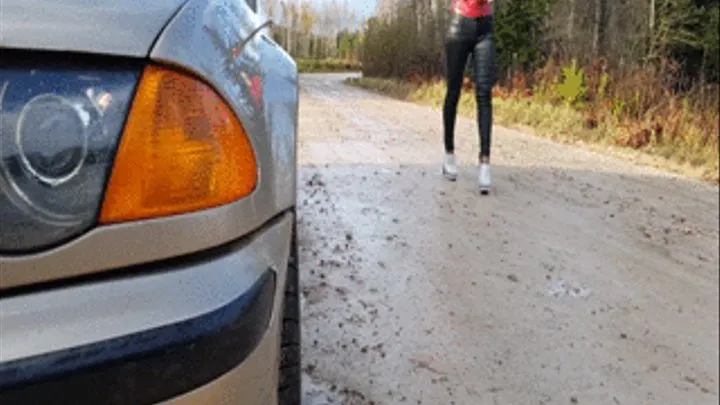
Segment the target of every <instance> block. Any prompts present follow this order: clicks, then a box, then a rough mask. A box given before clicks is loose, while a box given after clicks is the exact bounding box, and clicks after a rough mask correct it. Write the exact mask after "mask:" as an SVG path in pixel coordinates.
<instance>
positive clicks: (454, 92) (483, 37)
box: [443, 13, 496, 157]
mask: <svg viewBox="0 0 720 405" xmlns="http://www.w3.org/2000/svg"><path fill="white" fill-rule="evenodd" d="M445 53H446V63H447V94H446V96H445V105H444V108H443V125H444V127H445V151H446V152H454V151H455V121H456V117H457V105H458V101H459V99H460V92H461V91H462V83H463V72H464V70H465V65H466V63H467V59H468V56H470V55H472V62H473V64H472V66H473V71H474V76H475V97H476V99H477V108H478V111H477V121H478V132H479V134H480V156H481V157H490V137H491V131H492V119H493V111H492V88H493V86H494V85H495V80H496V68H495V29H494V21H493V17H492V16H487V17H481V18H467V17H463V16H461V15H459V14H455V13H453V17H452V20H451V22H450V28H449V29H448V32H447V38H446V41H445Z"/></svg>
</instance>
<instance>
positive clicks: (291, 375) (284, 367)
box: [278, 225, 302, 405]
mask: <svg viewBox="0 0 720 405" xmlns="http://www.w3.org/2000/svg"><path fill="white" fill-rule="evenodd" d="M296 235H297V226H296V225H293V233H292V241H291V245H290V257H289V259H288V268H287V278H286V280H285V300H284V303H283V320H282V322H283V324H282V336H281V343H280V381H279V387H278V398H279V403H280V405H300V401H301V397H302V384H301V378H302V375H301V371H300V367H301V363H300V357H301V356H300V286H299V279H300V276H299V274H298V252H297V237H296Z"/></svg>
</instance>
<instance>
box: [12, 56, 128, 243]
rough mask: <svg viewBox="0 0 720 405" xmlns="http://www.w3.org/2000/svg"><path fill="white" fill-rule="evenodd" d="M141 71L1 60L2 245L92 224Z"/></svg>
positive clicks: (48, 238) (41, 239)
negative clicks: (29, 64)
mask: <svg viewBox="0 0 720 405" xmlns="http://www.w3.org/2000/svg"><path fill="white" fill-rule="evenodd" d="M138 79H139V71H128V70H113V71H97V70H90V69H87V70H83V69H75V68H72V69H71V68H43V69H29V68H7V67H2V68H0V252H11V253H17V252H22V251H27V250H32V249H38V248H43V247H48V246H50V245H53V244H55V243H58V242H61V241H63V240H66V239H67V238H70V237H73V236H76V235H78V234H80V233H82V232H84V231H85V230H87V229H88V228H90V227H91V226H93V225H94V224H95V222H96V221H97V218H98V212H99V209H100V206H101V203H102V201H103V193H104V188H105V183H106V182H107V179H108V175H109V173H110V169H111V167H112V163H113V159H114V155H115V149H116V147H117V143H118V140H119V138H120V134H121V132H122V128H123V123H124V121H125V116H126V113H127V110H128V108H129V105H130V100H131V97H132V94H133V91H134V89H135V86H136V84H137V82H138Z"/></svg>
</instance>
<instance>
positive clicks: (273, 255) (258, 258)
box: [0, 212, 294, 404]
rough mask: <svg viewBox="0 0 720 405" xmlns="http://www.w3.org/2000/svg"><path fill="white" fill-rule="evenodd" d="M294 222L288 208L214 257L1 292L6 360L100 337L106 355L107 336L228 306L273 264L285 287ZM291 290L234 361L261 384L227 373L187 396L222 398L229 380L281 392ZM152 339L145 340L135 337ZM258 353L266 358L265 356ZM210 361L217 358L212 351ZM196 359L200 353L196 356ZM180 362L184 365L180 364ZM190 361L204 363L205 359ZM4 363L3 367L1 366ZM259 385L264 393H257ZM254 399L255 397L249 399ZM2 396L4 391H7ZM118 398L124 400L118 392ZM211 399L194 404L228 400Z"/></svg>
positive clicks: (1, 353)
mask: <svg viewBox="0 0 720 405" xmlns="http://www.w3.org/2000/svg"><path fill="white" fill-rule="evenodd" d="M293 221H294V215H293V214H292V213H289V212H288V213H286V214H283V215H282V216H281V217H279V218H277V219H275V220H274V221H273V222H272V224H270V225H269V226H267V227H264V228H263V229H262V230H260V231H258V232H257V233H256V234H253V235H252V236H251V237H250V238H249V239H247V240H244V241H242V242H239V243H238V244H237V245H236V246H232V247H229V248H228V249H226V250H223V252H222V254H221V255H218V256H217V257H212V258H207V259H206V260H198V261H193V260H177V261H173V262H172V263H169V264H158V266H156V267H155V268H153V267H152V266H151V267H148V268H145V271H138V272H136V273H135V274H132V275H130V276H126V277H123V278H121V279H109V280H100V281H96V282H92V283H86V284H81V285H71V286H67V287H65V288H57V289H52V290H48V291H38V292H35V293H29V294H22V295H17V296H14V297H6V298H3V299H0V323H2V325H3V328H0V360H2V361H1V362H0V364H8V363H9V362H13V361H15V362H17V361H19V360H22V359H28V358H30V359H32V358H34V357H36V356H43V355H48V354H52V353H56V352H58V351H66V352H71V353H72V352H73V351H74V350H75V349H76V348H80V347H83V346H88V345H92V344H99V346H100V349H95V350H93V352H91V353H90V354H91V355H93V356H97V355H104V354H105V353H103V351H104V349H102V343H103V342H106V341H110V340H112V339H117V338H122V337H126V336H132V335H134V334H138V333H140V332H145V331H153V330H158V328H161V327H163V326H166V325H174V324H178V323H180V322H183V321H187V320H192V319H197V318H198V317H201V316H202V315H204V314H208V313H213V312H216V311H218V310H223V309H224V308H226V307H227V306H228V304H229V303H232V302H233V300H235V299H236V297H238V296H241V295H242V294H243V293H244V292H245V291H248V290H249V289H250V288H251V287H252V286H253V284H254V283H256V281H257V280H258V279H259V278H260V277H261V276H262V275H263V273H265V272H267V271H268V270H270V271H272V272H274V274H275V280H276V282H275V285H277V286H282V285H284V283H285V279H286V277H287V272H286V269H287V265H288V257H289V252H290V243H291V239H292V238H291V236H292V231H293V226H292V224H293ZM150 270H154V271H150ZM146 271H147V272H148V273H147V274H145V273H146ZM283 296H284V289H283V288H276V289H275V292H274V305H273V309H272V312H271V315H270V319H269V320H268V327H267V329H266V330H265V332H264V334H263V338H262V339H261V340H260V341H259V343H258V344H257V346H256V347H255V348H254V349H253V350H252V352H251V353H250V354H249V355H248V356H247V357H246V358H245V361H243V362H242V364H243V366H241V367H237V368H236V367H233V368H231V369H229V370H228V371H227V372H226V373H225V374H230V375H238V373H239V375H244V376H247V374H248V373H253V374H254V376H253V377H252V378H249V379H248V380H246V381H253V383H254V384H253V386H256V385H257V387H254V388H253V387H250V386H248V385H246V384H241V385H240V386H238V387H232V386H227V385H223V383H222V381H223V380H224V379H226V377H220V378H219V380H220V381H219V382H207V384H209V385H210V386H213V384H215V385H214V387H215V388H213V389H211V390H209V392H208V389H207V388H206V389H204V390H203V389H202V388H201V387H202V386H200V387H192V389H190V390H189V391H186V392H191V393H192V392H193V391H195V390H199V391H198V392H196V393H195V394H183V395H181V397H180V398H183V396H187V395H190V396H192V395H200V396H201V397H204V398H217V397H218V396H220V397H222V396H223V395H222V392H218V391H217V389H218V386H217V385H218V384H219V385H220V386H221V387H222V388H221V391H223V390H226V391H234V392H236V393H238V394H240V393H241V394H242V395H241V396H238V397H235V400H236V401H237V398H243V400H242V401H241V403H243V404H245V403H248V404H255V403H258V404H264V403H266V402H265V401H266V400H267V398H273V397H274V396H275V395H276V393H274V392H273V391H275V387H277V366H278V361H279V360H278V350H279V346H278V341H277V335H278V333H277V330H278V327H279V324H280V323H281V322H282V305H280V304H281V303H282V302H283ZM28 337H32V338H28ZM233 340H237V339H233ZM145 343H147V342H146V341H143V340H138V341H137V342H134V343H133V344H145ZM108 350H115V349H108ZM175 350H177V349H175ZM258 357H259V358H260V359H261V360H257V359H258ZM253 359H255V360H253ZM86 361H87V358H86V356H80V357H79V363H83V362H86ZM207 361H209V362H214V363H217V361H214V360H213V359H212V358H208V359H207ZM258 361H259V362H260V363H258ZM73 362H74V361H63V362H62V363H61V364H54V365H53V366H54V367H57V366H61V367H68V365H70V366H72V363H73ZM195 362H197V360H196V359H194V360H193V363H195ZM248 364H254V365H253V366H248ZM86 366H87V365H83V364H79V365H78V367H86ZM180 366H181V365H180V364H177V365H176V366H174V367H180ZM182 366H183V367H188V366H190V367H202V364H183V365H182ZM208 367H209V366H208ZM248 367H251V368H248ZM3 369H4V368H3V367H0V370H3ZM243 370H244V371H243ZM66 371H67V370H66ZM227 378H231V379H232V377H227ZM236 378H237V377H236ZM244 378H247V377H244ZM115 384H116V385H118V386H117V387H113V388H122V385H123V382H122V381H117V382H116V383H115ZM85 385H87V384H85ZM31 387H32V386H31ZM86 388H87V387H86ZM255 391H257V395H255V394H253V392H255ZM37 395H40V394H39V393H37ZM73 395H74V394H73ZM133 395H138V394H137V393H133ZM246 398H248V399H251V400H250V401H248V402H245V399H246ZM252 398H255V399H252ZM0 399H3V397H2V396H0ZM4 400H5V399H3V401H4ZM225 400H227V399H225ZM113 401H118V399H117V398H114V399H113ZM207 401H209V402H192V403H194V404H199V403H207V404H216V403H222V402H221V401H220V402H214V400H210V399H208V400H207ZM3 403H4V402H3ZM9 403H15V402H12V401H10V402H9ZM113 403H116V402H113ZM173 403H174V402H173ZM179 403H186V402H182V401H181V402H179Z"/></svg>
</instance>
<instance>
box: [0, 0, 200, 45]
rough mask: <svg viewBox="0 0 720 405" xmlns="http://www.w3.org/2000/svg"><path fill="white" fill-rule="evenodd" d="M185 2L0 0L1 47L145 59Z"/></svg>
mask: <svg viewBox="0 0 720 405" xmlns="http://www.w3.org/2000/svg"><path fill="white" fill-rule="evenodd" d="M187 1H188V0H150V1H148V0H0V48H15V49H32V50H47V51H74V52H83V53H96V54H106V55H122V56H130V57H144V56H146V55H148V53H149V52H150V48H151V47H152V45H153V43H154V42H155V39H156V38H157V36H158V35H159V34H160V31H161V30H162V29H163V27H164V26H165V25H166V24H167V22H168V21H169V20H170V19H171V18H172V17H173V15H175V13H176V12H177V11H178V10H179V9H180V8H181V7H182V6H183V5H184V4H185V3H186V2H187Z"/></svg>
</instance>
